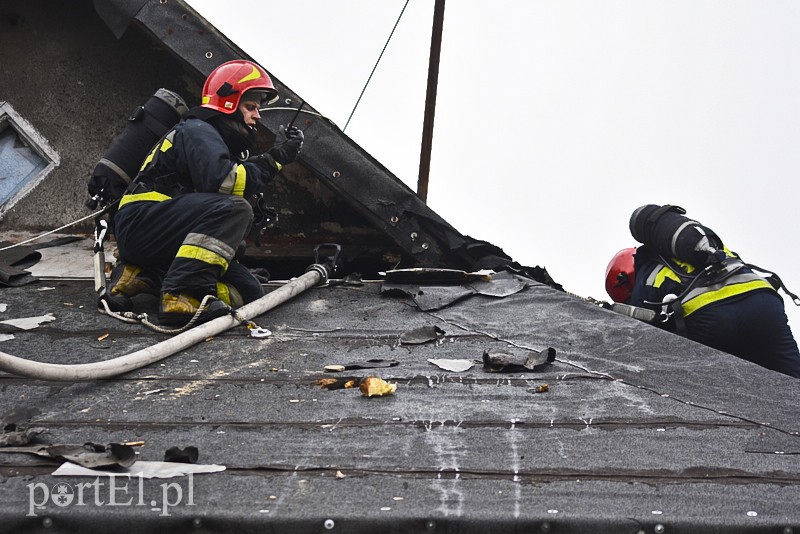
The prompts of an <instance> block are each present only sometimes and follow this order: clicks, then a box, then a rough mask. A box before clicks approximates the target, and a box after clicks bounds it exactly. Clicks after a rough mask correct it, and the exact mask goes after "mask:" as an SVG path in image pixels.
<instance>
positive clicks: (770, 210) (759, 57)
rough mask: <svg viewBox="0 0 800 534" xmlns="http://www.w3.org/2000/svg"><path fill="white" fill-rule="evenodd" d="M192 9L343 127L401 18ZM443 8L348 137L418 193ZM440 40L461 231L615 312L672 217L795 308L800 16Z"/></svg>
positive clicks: (481, 5)
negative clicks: (666, 217)
mask: <svg viewBox="0 0 800 534" xmlns="http://www.w3.org/2000/svg"><path fill="white" fill-rule="evenodd" d="M188 1H189V3H190V4H191V5H192V6H193V7H194V8H195V9H196V10H197V11H198V12H199V13H200V14H201V15H203V16H204V17H205V18H206V19H207V20H209V21H210V22H211V23H212V24H214V25H215V26H216V27H217V28H218V29H219V30H220V31H221V32H222V33H224V34H225V35H226V36H227V37H228V38H230V39H231V40H232V41H234V42H235V43H236V44H237V45H238V46H239V47H240V48H242V49H243V50H245V52H246V53H248V54H249V55H250V56H252V57H253V58H255V59H256V60H257V61H258V62H259V63H261V64H262V65H263V66H264V67H265V68H266V69H267V70H268V71H269V72H270V73H271V74H272V75H274V76H275V77H276V78H278V79H280V80H281V81H282V82H283V83H284V84H286V85H287V86H289V87H291V88H292V90H293V91H295V92H296V93H297V94H298V95H300V97H301V98H303V99H304V100H306V101H308V103H309V104H310V105H311V106H313V107H314V108H315V109H317V110H318V111H320V112H321V113H322V114H323V115H325V116H327V117H328V118H330V119H331V120H332V121H333V122H335V123H336V124H337V125H339V127H340V128H343V127H344V125H345V123H346V122H347V118H348V116H349V115H350V112H351V110H352V108H353V106H354V105H355V103H356V101H357V99H358V96H359V94H360V92H361V89H362V87H363V85H364V83H365V82H366V80H367V78H368V76H369V73H370V71H371V70H372V67H373V65H374V64H375V61H376V60H377V58H378V55H379V54H380V52H381V49H382V48H383V46H384V43H385V42H386V39H387V38H388V36H389V33H390V31H391V30H392V27H393V26H394V24H395V21H396V20H397V17H398V15H399V14H400V12H401V10H402V8H403V5H404V4H405V0H381V1H375V0H337V1H331V0H292V1H291V2H263V0H258V1H256V0H227V1H225V2H219V1H218V0H188ZM433 5H434V1H433V0H410V2H409V4H408V7H407V8H406V10H405V13H404V15H403V17H402V19H401V21H400V24H399V25H398V27H397V30H396V31H395V34H394V37H393V38H392V41H391V42H390V43H389V46H388V48H387V50H386V52H385V53H384V56H383V59H382V60H381V63H380V65H379V66H378V69H377V71H376V73H375V75H374V76H373V79H372V81H371V83H370V85H369V87H368V88H367V91H366V93H365V95H364V97H363V99H362V101H361V103H360V105H359V107H358V109H357V110H356V112H355V115H354V116H353V119H352V120H351V122H350V125H349V126H348V127H347V130H346V133H347V135H348V136H350V137H351V138H352V139H353V140H354V141H355V142H356V143H358V144H359V145H361V146H362V147H363V148H364V149H365V150H366V151H368V152H369V153H370V154H372V155H373V156H374V157H375V158H376V159H377V160H378V161H380V162H381V163H382V164H383V165H384V166H386V167H387V168H388V169H389V170H390V171H392V172H393V173H394V174H395V175H396V176H397V177H398V178H400V179H401V180H403V181H404V182H405V183H406V184H407V185H409V187H411V188H412V189H414V190H416V187H417V175H418V172H419V156H420V141H421V135H422V123H423V113H424V103H425V88H426V80H427V71H428V56H429V49H430V48H429V47H430V35H431V27H432V21H433ZM443 33H444V35H443V41H442V52H441V63H440V75H439V86H438V100H437V104H436V121H435V130H434V139H433V153H432V159H431V172H430V186H429V193H428V204H429V205H430V206H431V208H433V210H434V211H436V212H437V213H438V214H439V215H440V216H442V217H443V218H444V219H445V220H447V221H448V222H449V223H450V224H452V225H453V226H454V227H456V228H457V229H458V230H459V231H461V232H462V233H464V234H467V235H470V236H472V237H474V238H477V239H483V240H486V241H489V242H491V243H493V244H495V245H497V246H499V247H501V248H503V249H504V250H505V252H506V253H507V254H509V255H510V256H511V257H512V258H514V259H515V260H516V261H518V262H520V263H522V264H523V265H529V266H533V265H540V266H543V267H546V268H547V270H548V271H549V272H550V274H551V275H552V277H553V278H554V279H555V280H556V281H558V282H559V283H561V284H562V285H563V286H564V288H565V289H567V290H568V291H571V292H573V293H577V294H580V295H582V296H593V297H595V298H598V299H608V296H607V295H606V294H605V290H604V274H605V268H606V265H607V263H608V261H609V259H610V258H611V256H612V255H613V254H614V253H615V252H617V250H619V249H621V248H624V247H628V246H634V245H635V244H636V243H635V242H634V240H633V238H632V237H631V235H630V232H629V230H628V220H629V218H630V214H631V213H632V212H633V210H634V209H636V208H637V207H639V206H641V205H644V204H677V205H680V206H683V207H684V208H686V209H687V211H688V215H690V216H692V217H693V218H696V219H698V220H699V221H701V222H702V223H704V224H705V225H707V226H709V227H711V228H712V229H714V230H715V231H716V232H717V234H719V235H720V236H721V237H722V239H723V240H724V241H725V243H726V245H728V246H729V247H730V248H731V249H733V250H735V251H736V252H738V253H739V254H740V255H741V256H742V258H743V259H745V260H746V261H748V262H751V263H754V264H756V265H760V266H762V267H765V268H770V269H774V270H775V271H777V272H778V274H779V275H780V276H781V277H782V278H783V280H784V282H785V283H786V284H787V285H788V286H789V288H790V289H792V290H793V291H795V292H796V293H797V292H800V268H798V267H797V266H798V265H800V250H799V249H798V239H797V237H796V231H797V221H798V215H797V213H798V212H797V208H796V205H797V203H798V199H799V198H800V195H798V191H800V186H798V183H797V178H798V176H800V150H798V147H800V61H798V58H800V2H796V1H793V0H792V1H790V0H786V1H774V0H771V1H769V2H764V1H759V0H752V1H742V0H738V1H737V0H719V1H702V0H701V1H698V0H686V1H670V2H664V1H661V0H628V1H616V0H615V1H604V2H590V1H569V0H559V1H558V2H553V1H551V0H541V1H540V0H524V1H523V0H515V1H511V0H494V1H492V2H487V1H485V0H484V1H478V0H450V1H449V2H447V5H446V9H445V16H444V32H443ZM784 302H785V303H786V308H787V313H788V315H789V318H790V324H791V325H792V329H793V331H794V333H795V335H796V336H797V335H800V308H798V307H797V306H795V305H793V304H792V303H791V300H790V299H789V298H787V297H784Z"/></svg>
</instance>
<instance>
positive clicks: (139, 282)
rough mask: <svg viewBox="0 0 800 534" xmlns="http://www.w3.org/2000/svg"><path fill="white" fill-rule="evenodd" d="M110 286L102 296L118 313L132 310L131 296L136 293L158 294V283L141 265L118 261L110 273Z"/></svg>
mask: <svg viewBox="0 0 800 534" xmlns="http://www.w3.org/2000/svg"><path fill="white" fill-rule="evenodd" d="M110 286H111V287H110V289H109V290H108V291H107V292H106V295H105V297H104V298H105V299H106V302H108V307H109V309H110V310H111V311H113V312H117V313H120V312H127V311H132V310H133V302H132V301H131V298H132V297H134V296H136V295H140V294H147V295H158V286H159V284H157V283H156V281H155V279H153V277H152V276H150V275H149V274H147V273H145V272H143V271H142V268H141V267H137V266H136V265H131V264H130V263H123V262H119V263H118V264H117V266H116V267H114V271H113V272H112V273H111V284H110Z"/></svg>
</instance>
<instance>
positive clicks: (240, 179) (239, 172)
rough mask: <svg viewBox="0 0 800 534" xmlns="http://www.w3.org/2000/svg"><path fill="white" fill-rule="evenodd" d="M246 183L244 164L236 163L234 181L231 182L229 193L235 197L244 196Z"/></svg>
mask: <svg viewBox="0 0 800 534" xmlns="http://www.w3.org/2000/svg"><path fill="white" fill-rule="evenodd" d="M245 184H247V168H246V167H245V166H244V165H239V164H237V165H236V182H235V183H234V184H233V191H231V195H236V196H237V197H243V196H244V186H245Z"/></svg>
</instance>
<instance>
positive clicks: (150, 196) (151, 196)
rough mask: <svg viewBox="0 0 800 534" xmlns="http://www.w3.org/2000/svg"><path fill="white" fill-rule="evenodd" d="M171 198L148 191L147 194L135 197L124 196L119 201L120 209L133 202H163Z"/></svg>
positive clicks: (139, 194) (138, 194)
mask: <svg viewBox="0 0 800 534" xmlns="http://www.w3.org/2000/svg"><path fill="white" fill-rule="evenodd" d="M171 198H172V197H168V196H167V195H165V194H163V193H159V192H157V191H148V192H147V193H137V194H135V195H125V196H123V197H122V200H120V201H119V207H120V208H122V206H124V205H125V204H130V203H131V202H141V201H143V200H144V201H149V202H163V201H165V200H169V199H171Z"/></svg>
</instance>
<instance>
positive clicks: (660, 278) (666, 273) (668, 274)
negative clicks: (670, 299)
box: [653, 267, 681, 287]
mask: <svg viewBox="0 0 800 534" xmlns="http://www.w3.org/2000/svg"><path fill="white" fill-rule="evenodd" d="M667 278H669V279H670V280H675V281H676V282H678V283H679V284H680V283H681V279H680V277H679V276H678V275H677V274H675V271H673V270H672V269H670V268H669V267H662V268H661V270H660V271H658V273H657V274H656V279H655V280H654V281H653V287H661V284H663V283H664V280H666V279H667Z"/></svg>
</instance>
